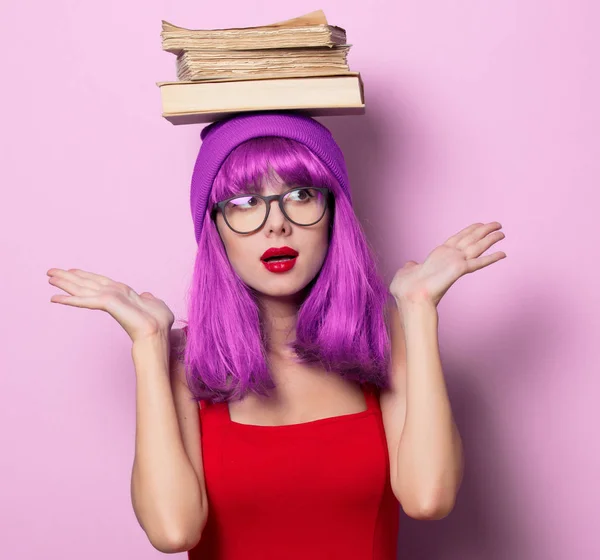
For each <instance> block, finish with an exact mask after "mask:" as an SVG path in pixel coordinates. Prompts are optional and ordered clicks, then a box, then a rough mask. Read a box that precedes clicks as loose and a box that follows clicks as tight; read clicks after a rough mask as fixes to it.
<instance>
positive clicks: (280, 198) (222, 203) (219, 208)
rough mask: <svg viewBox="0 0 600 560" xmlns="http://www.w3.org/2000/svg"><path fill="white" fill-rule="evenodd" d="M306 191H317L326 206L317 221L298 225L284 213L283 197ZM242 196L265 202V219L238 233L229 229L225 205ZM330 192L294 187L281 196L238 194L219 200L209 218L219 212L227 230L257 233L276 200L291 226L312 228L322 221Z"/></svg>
mask: <svg viewBox="0 0 600 560" xmlns="http://www.w3.org/2000/svg"><path fill="white" fill-rule="evenodd" d="M307 189H311V190H313V191H319V192H320V193H321V194H322V195H323V196H324V197H325V198H326V199H327V204H326V205H325V206H324V207H323V213H322V214H321V216H319V219H318V220H315V221H314V222H312V223H310V224H300V223H298V222H295V221H294V220H292V219H291V218H290V217H289V216H288V215H287V212H286V211H285V208H284V207H283V197H284V196H286V195H288V194H289V193H291V192H294V191H303V190H307ZM243 196H253V197H255V198H260V199H262V200H264V201H265V204H266V206H267V211H266V212H265V218H264V220H263V221H262V223H261V224H260V225H259V226H258V227H257V228H255V229H253V230H251V231H238V230H237V229H234V228H233V227H231V224H230V223H229V222H228V221H227V217H226V216H225V205H226V204H227V203H228V202H230V201H231V200H235V199H236V198H240V197H243ZM332 196H333V195H332V192H331V190H329V189H328V188H327V187H294V188H292V189H288V190H287V191H285V192H282V193H281V194H272V195H270V196H264V195H262V194H255V193H240V194H236V195H235V196H230V197H229V198H227V199H225V200H221V201H220V202H217V203H216V204H215V205H214V206H213V208H212V211H211V216H210V217H211V218H212V219H213V220H214V219H215V217H216V215H217V212H220V213H221V215H222V216H223V219H224V220H225V223H226V224H227V226H228V227H229V229H231V230H232V231H235V232H236V233H240V234H248V233H254V232H255V231H258V230H259V229H261V228H262V227H263V226H264V225H265V223H266V222H267V220H268V219H269V214H270V212H271V202H272V201H273V200H276V201H277V203H278V205H279V209H280V210H281V213H282V214H283V215H284V216H285V217H286V218H287V219H288V220H289V221H290V222H292V223H293V224H296V225H297V226H303V227H307V226H314V225H315V224H317V223H319V222H320V221H321V220H322V219H323V216H324V215H325V212H326V211H327V208H328V206H329V203H330V202H331V199H332Z"/></svg>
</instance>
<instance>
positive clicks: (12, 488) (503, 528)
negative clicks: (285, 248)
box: [0, 0, 600, 560]
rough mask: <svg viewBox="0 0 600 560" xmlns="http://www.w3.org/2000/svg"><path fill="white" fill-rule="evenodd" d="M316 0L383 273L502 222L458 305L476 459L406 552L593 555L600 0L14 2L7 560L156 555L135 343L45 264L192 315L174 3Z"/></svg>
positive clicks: (185, 141)
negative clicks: (356, 98) (167, 111)
mask: <svg viewBox="0 0 600 560" xmlns="http://www.w3.org/2000/svg"><path fill="white" fill-rule="evenodd" d="M318 8H323V9H324V10H325V13H326V15H327V16H328V19H329V21H330V23H332V24H335V25H340V26H342V27H345V28H346V29H347V31H348V38H349V42H350V43H352V44H353V48H352V50H351V53H350V56H349V62H350V67H351V69H353V70H358V71H360V72H361V73H362V76H363V79H364V81H365V93H366V101H367V107H368V110H367V115H365V116H364V117H334V118H326V119H321V120H322V122H324V123H325V124H326V125H328V126H329V127H330V128H331V130H332V132H333V133H334V135H335V136H336V138H337V139H338V141H339V142H340V145H341V146H342V148H343V150H344V152H345V154H346V158H347V160H348V167H349V172H350V177H351V181H352V187H353V191H354V196H355V206H356V210H357V213H358V214H359V216H360V218H361V219H362V221H363V223H364V224H365V228H366V230H367V232H368V234H369V235H370V237H371V239H372V240H373V243H374V245H375V247H376V248H377V250H378V251H379V253H380V254H381V258H382V261H383V269H384V271H385V273H386V274H388V275H389V274H391V272H392V271H393V270H394V269H395V268H397V267H400V266H401V265H402V264H403V263H404V262H405V261H406V260H410V259H414V260H417V261H419V262H422V260H423V259H424V258H425V257H426V256H427V254H428V253H429V251H430V250H431V249H433V248H434V247H435V246H436V245H437V244H439V243H441V242H443V241H444V240H445V239H446V238H447V237H449V236H450V235H452V234H454V233H455V232H456V231H458V230H459V229H462V228H463V227H465V226H467V225H469V224H471V223H473V222H477V221H484V222H489V221H494V220H498V221H500V222H501V223H502V225H503V227H504V232H505V233H506V235H507V238H506V240H505V241H503V242H501V243H499V244H498V247H497V250H503V251H505V252H506V253H507V254H508V258H507V259H506V260H504V261H501V262H499V263H497V264H495V265H492V266H491V267H489V268H486V269H483V270H481V271H478V272H476V273H474V274H472V275H469V276H467V277H464V278H461V279H460V280H459V281H458V282H457V284H456V285H455V286H453V288H452V289H451V290H450V291H449V292H448V294H447V295H446V296H445V298H444V300H443V301H442V303H441V304H440V307H439V309H440V317H441V319H440V338H441V346H442V358H443V363H444V370H445V373H446V376H447V379H448V385H449V388H450V391H451V396H452V401H453V406H454V409H455V414H456V418H457V421H458V422H459V425H460V428H461V431H462V434H463V437H464V440H465V445H466V453H467V472H466V475H465V480H464V485H463V487H462V490H461V493H460V496H459V499H458V503H457V506H456V508H455V510H454V512H453V513H452V514H451V515H450V516H449V517H448V518H447V519H444V520H442V521H438V522H417V521H414V520H411V519H408V518H406V517H405V516H403V517H402V520H401V521H402V527H401V530H400V551H401V557H402V558H405V559H410V560H413V559H414V560H420V559H423V560H483V559H485V560H496V559H497V560H508V559H510V560H567V559H572V558H577V559H578V560H595V559H597V558H599V557H600V540H599V536H598V533H599V531H598V528H599V526H598V522H599V519H600V511H599V509H600V506H599V505H598V504H599V503H600V492H599V488H600V483H599V481H598V475H599V473H600V453H599V448H598V443H597V442H598V438H597V436H596V435H595V432H596V427H597V425H598V420H599V415H598V391H599V389H600V382H599V380H598V373H599V369H600V368H599V367H598V364H599V361H598V357H597V356H598V342H597V341H598V336H599V335H600V328H599V326H600V325H599V319H598V317H599V312H600V309H599V307H600V305H599V303H600V302H599V298H600V295H599V294H600V292H599V289H598V279H597V275H598V257H599V254H598V243H599V241H600V236H599V235H598V223H597V212H598V195H597V189H598V180H599V179H600V163H599V162H600V158H599V155H600V150H599V134H598V131H599V129H600V109H599V104H598V100H599V99H600V78H599V73H598V70H599V65H598V57H597V53H598V52H599V51H600V39H599V38H598V34H597V22H598V21H599V19H600V8H599V4H598V3H597V2H593V0H588V1H587V2H586V1H584V0H578V1H576V0H571V1H570V2H567V1H566V0H563V1H556V0H555V1H550V0H547V1H541V0H538V1H534V0H504V1H501V2H500V1H497V2H481V1H479V2H478V1H470V2H469V1H466V0H460V1H456V2H451V3H450V2H442V1H438V2H434V1H423V0H421V1H418V2H417V1H416V0H411V1H404V2H392V1H390V0H388V1H380V0H372V1H369V2H368V3H366V4H365V3H362V2H357V1H355V2H348V1H341V0H337V1H333V0H332V1H327V0H322V1H321V2H318V3H307V2H295V3H294V5H293V7H292V6H291V5H290V4H287V3H285V2H281V1H278V2H275V1H264V2H241V1H239V2H216V3H214V7H212V8H211V7H210V5H208V4H206V3H198V2H189V1H187V2H183V1H181V2H177V3H175V2H158V1H153V0H150V1H144V2H142V1H140V0H136V1H129V2H122V1H120V2H117V1H115V0H105V1H104V2H94V3H91V2H76V1H74V0H70V1H65V0H62V1H61V0H56V1H55V2H52V3H48V2H42V1H41V0H38V1H37V2H35V3H34V2H26V1H25V2H24V1H23V0H20V1H19V2H17V1H15V0H12V1H10V0H5V1H3V2H2V5H1V8H0V9H1V13H0V15H1V20H2V22H3V26H2V27H3V31H2V34H3V49H2V50H1V51H0V57H1V68H2V73H3V77H4V79H3V85H2V97H3V99H2V107H3V119H2V126H1V127H0V129H1V133H0V136H1V139H2V145H1V150H2V152H1V153H2V165H1V167H0V168H1V171H2V179H1V185H2V192H3V201H4V204H0V218H1V219H0V228H2V231H1V232H0V233H1V236H0V244H1V245H0V247H1V256H2V262H3V267H2V273H1V275H0V284H1V285H0V289H1V294H2V304H1V317H2V321H1V326H0V328H1V329H2V332H1V333H0V335H1V336H0V341H1V342H0V344H1V353H0V367H1V372H2V374H1V376H0V399H1V403H0V443H1V451H0V476H1V480H2V483H1V486H0V532H1V533H2V535H1V537H2V538H1V542H2V545H1V554H0V555H1V556H2V558H6V559H7V560H30V559H31V560H32V559H34V558H63V559H71V558H73V559H75V558H86V560H96V559H98V560H100V559H102V560H104V559H106V558H114V559H117V560H120V559H129V558H159V557H162V554H161V553H159V552H158V551H156V550H154V549H153V548H152V546H151V545H150V543H149V541H148V540H147V538H146V536H145V534H144V533H143V531H142V529H141V528H140V527H139V525H138V524H137V521H136V519H135V516H134V513H133V510H132V507H131V502H130V496H129V477H130V470H131V466H132V460H133V450H134V448H133V444H134V428H135V400H134V397H135V395H134V387H135V379H134V371H133V366H132V363H131V359H130V353H129V351H130V344H129V338H128V337H127V335H126V334H125V332H124V331H123V330H122V329H121V328H120V327H119V326H118V324H117V323H116V322H115V321H114V320H113V319H112V318H111V317H110V316H109V315H107V314H105V313H100V312H94V311H91V310H83V309H76V308H72V307H66V306H61V305H57V304H51V303H50V297H51V295H52V294H54V293H61V291H60V290H58V289H56V288H54V287H52V286H50V285H49V284H48V283H47V278H46V270H47V269H49V268H51V267H60V268H71V267H78V268H83V269H85V270H91V271H94V272H99V273H102V274H105V275H108V276H111V277H113V278H115V279H118V280H120V281H123V282H126V283H128V284H129V285H131V286H132V287H134V288H135V289H136V290H138V291H144V290H148V291H152V292H153V293H155V294H157V295H159V297H162V298H163V299H164V300H165V301H166V302H167V303H168V304H169V305H170V306H171V307H172V309H173V310H174V312H175V313H176V315H177V316H178V317H180V316H181V315H182V314H183V313H184V311H185V307H184V300H183V298H184V290H185V288H186V287H187V283H188V281H189V277H190V274H191V267H192V262H193V257H194V250H195V243H194V237H193V229H192V222H191V218H190V214H189V206H188V193H189V179H190V176H191V170H192V166H193V161H194V157H195V154H196V151H197V148H198V146H199V133H200V130H201V128H202V125H196V126H187V127H185V126H184V127H174V126H172V125H171V124H169V123H168V122H167V121H165V120H163V119H162V118H161V116H160V100H159V90H158V88H157V87H156V86H155V82H156V81H161V80H170V79H174V78H175V58H174V56H173V55H171V54H168V53H163V52H162V51H161V46H160V36H159V33H160V20H161V19H162V18H164V19H167V20H169V21H172V22H173V23H175V24H179V25H183V26H189V27H203V28H210V27H235V26H247V25H259V24H265V23H271V22H274V21H278V20H281V19H286V18H288V17H293V16H297V15H300V14H302V13H305V12H308V11H311V10H313V9H318ZM177 557H181V558H183V557H184V555H180V556H177Z"/></svg>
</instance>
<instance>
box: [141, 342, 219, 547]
mask: <svg viewBox="0 0 600 560" xmlns="http://www.w3.org/2000/svg"><path fill="white" fill-rule="evenodd" d="M180 338H181V331H179V330H175V331H171V333H170V334H169V336H167V335H165V334H158V335H156V336H154V337H147V338H144V339H143V340H139V341H136V342H134V344H133V347H132V357H133V361H134V365H135V372H136V380H137V385H136V405H137V407H136V441H135V459H134V463H133V470H132V476H131V499H132V504H133V509H134V511H135V514H136V517H137V519H138V521H139V523H140V525H141V526H142V528H143V529H144V531H145V532H146V534H147V535H148V538H149V540H150V542H151V543H152V545H153V546H154V547H155V548H156V549H158V550H160V551H161V552H167V553H172V552H183V551H185V550H189V549H191V548H193V547H194V546H195V545H196V544H197V543H198V542H199V540H200V537H201V534H202V530H203V529H204V526H205V523H206V518H207V515H208V507H207V500H206V489H205V484H204V475H203V469H202V459H201V454H200V429H199V420H198V405H197V403H196V402H195V401H194V400H193V399H192V398H191V393H190V392H189V389H188V388H187V384H186V382H185V375H184V371H183V366H182V364H180V363H178V362H176V361H175V360H174V359H173V357H172V354H173V352H171V345H172V344H179V343H180Z"/></svg>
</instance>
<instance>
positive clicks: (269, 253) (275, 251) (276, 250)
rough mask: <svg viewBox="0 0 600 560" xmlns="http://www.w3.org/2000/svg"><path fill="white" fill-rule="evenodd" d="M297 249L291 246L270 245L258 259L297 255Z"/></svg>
mask: <svg viewBox="0 0 600 560" xmlns="http://www.w3.org/2000/svg"><path fill="white" fill-rule="evenodd" d="M297 256H298V251H296V250H295V249H292V248H291V247H270V248H269V249H267V250H266V251H265V252H264V253H263V254H262V257H260V260H262V261H264V260H265V259H268V258H271V257H297Z"/></svg>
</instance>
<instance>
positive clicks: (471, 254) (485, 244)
mask: <svg viewBox="0 0 600 560" xmlns="http://www.w3.org/2000/svg"><path fill="white" fill-rule="evenodd" d="M505 237H506V236H505V235H504V232H502V231H496V232H494V233H492V234H490V235H487V236H486V237H484V238H483V239H480V240H479V241H478V242H477V243H475V244H473V245H470V246H469V247H467V248H466V249H464V250H463V252H464V254H465V256H466V257H467V259H474V258H476V257H479V256H480V255H483V253H485V252H486V251H487V250H488V249H489V248H490V247H491V246H492V245H493V244H494V243H498V241H501V240H502V239H504V238H505Z"/></svg>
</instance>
